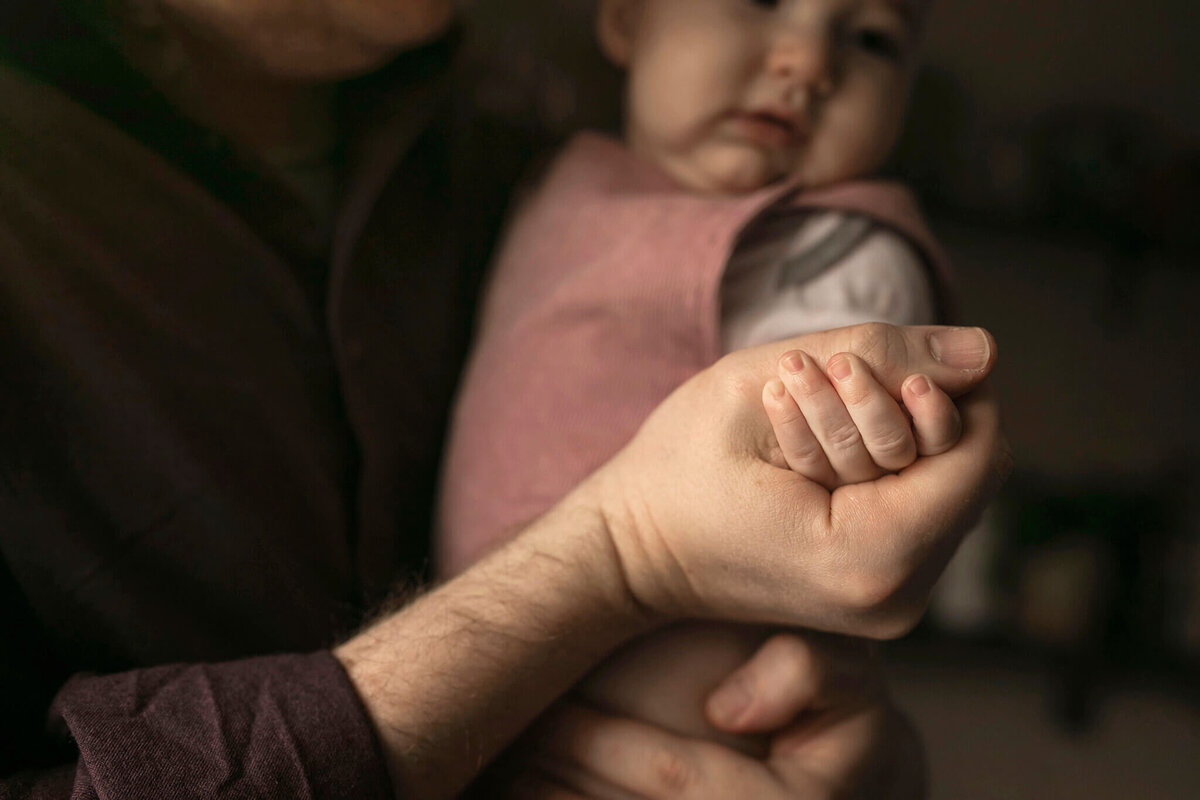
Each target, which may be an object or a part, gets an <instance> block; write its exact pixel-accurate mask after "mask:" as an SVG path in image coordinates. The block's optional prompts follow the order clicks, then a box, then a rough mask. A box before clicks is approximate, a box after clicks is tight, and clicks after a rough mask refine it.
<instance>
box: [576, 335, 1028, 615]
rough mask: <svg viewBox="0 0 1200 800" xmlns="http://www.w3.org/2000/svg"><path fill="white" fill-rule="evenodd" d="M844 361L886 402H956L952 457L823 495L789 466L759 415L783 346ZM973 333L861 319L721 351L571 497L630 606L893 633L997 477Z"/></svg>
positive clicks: (985, 352)
mask: <svg viewBox="0 0 1200 800" xmlns="http://www.w3.org/2000/svg"><path fill="white" fill-rule="evenodd" d="M793 349H800V350H803V351H804V352H806V353H808V354H809V355H810V356H811V357H812V359H813V360H815V361H816V362H817V363H822V364H823V363H825V362H826V361H827V360H828V359H829V358H830V357H832V356H833V355H835V354H838V353H842V352H846V353H851V354H853V355H856V356H858V357H859V358H860V359H862V361H863V362H865V363H866V364H867V365H868V366H869V367H870V369H871V370H872V372H873V373H874V375H875V377H876V379H877V380H878V381H879V382H880V384H882V385H883V386H884V387H885V388H887V389H888V391H889V392H891V393H892V394H893V396H899V393H900V387H901V385H902V383H903V381H904V379H905V378H906V377H908V376H910V375H912V374H917V373H919V374H923V375H926V376H928V377H929V378H930V379H931V380H932V381H933V382H934V383H936V384H937V385H938V386H940V387H942V388H943V389H945V390H946V391H947V393H949V394H951V395H955V394H961V393H962V392H965V391H966V392H969V394H967V395H965V396H963V397H962V398H961V400H960V401H959V406H960V410H961V412H962V420H963V434H962V438H961V440H960V441H959V443H958V444H957V445H956V446H954V447H953V448H951V449H950V450H949V451H947V452H945V453H943V454H940V455H936V456H930V457H927V458H922V459H920V460H918V461H917V462H916V463H914V464H912V465H911V466H909V467H907V468H906V469H904V470H902V471H901V472H900V473H899V474H897V475H887V476H884V477H882V478H880V479H879V480H876V481H872V482H869V483H861V484H856V485H852V486H844V487H841V488H839V489H837V490H836V491H834V492H833V493H830V492H828V491H827V490H826V489H824V488H823V487H821V486H820V485H818V484H816V483H814V482H812V481H809V480H807V479H805V478H803V477H802V476H800V475H798V474H796V473H795V472H793V471H792V470H790V469H788V468H787V464H786V461H785V460H784V459H783V457H782V455H781V453H780V451H779V447H778V444H777V443H776V442H775V439H774V436H773V435H772V434H771V429H770V425H769V424H768V422H767V418H766V415H765V413H764V412H763V410H762V406H761V403H760V397H761V394H762V389H763V386H764V385H765V384H766V382H767V381H768V380H769V379H770V378H772V377H773V376H774V375H775V374H776V370H777V365H778V364H779V363H781V358H783V357H784V356H785V355H786V354H787V353H788V352H791V351H792V350H793ZM995 353H996V348H995V344H994V342H993V341H992V339H991V337H990V336H989V335H988V334H987V333H986V332H985V331H983V330H981V329H978V328H937V327H910V328H896V327H892V326H889V325H883V324H875V323H872V324H868V325H858V326H854V327H850V328H843V329H839V330H835V331H828V332H824V333H819V334H814V335H811V336H805V337H801V338H799V339H792V340H789V341H786V342H783V343H779V344H775V345H766V346H763V347H758V348H754V349H751V350H745V351H740V352H737V353H733V354H731V355H729V356H727V357H726V358H724V359H722V360H721V361H720V362H718V363H717V364H716V365H714V366H713V367H712V368H710V369H708V370H705V371H704V372H702V373H700V374H699V375H697V376H696V377H695V378H693V379H692V380H691V381H689V382H688V383H686V384H685V385H684V386H682V387H681V388H680V389H679V390H677V391H676V392H675V393H673V394H672V395H671V396H670V397H669V398H668V399H667V400H666V401H664V402H663V404H662V405H661V406H659V408H658V409H657V410H656V411H655V412H654V413H653V414H652V415H651V416H650V418H649V419H648V420H647V421H646V423H645V424H644V425H643V427H642V429H641V430H640V431H639V432H638V434H637V436H635V437H634V439H633V441H632V442H631V443H630V444H629V445H628V446H627V447H626V448H625V449H624V450H623V451H622V452H621V453H619V454H618V455H617V456H616V457H615V458H614V459H613V460H612V461H611V462H610V463H609V464H608V465H606V466H605V467H604V468H602V469H601V470H600V471H599V472H597V473H596V474H595V475H594V476H593V478H592V479H590V480H589V481H588V482H587V483H585V484H584V486H583V487H582V488H581V490H580V491H581V493H582V494H581V498H582V499H583V500H584V501H585V502H589V503H592V504H594V506H595V507H597V508H599V509H600V511H601V513H602V514H603V516H604V518H605V520H606V523H607V528H608V531H609V534H610V536H611V539H612V544H613V549H614V551H615V554H616V560H617V561H618V563H619V564H620V566H621V569H622V574H623V576H624V579H625V581H626V583H627V586H628V590H629V592H630V594H631V595H632V597H633V598H634V599H635V601H637V602H638V603H640V604H641V605H642V606H643V607H644V608H646V609H648V610H649V611H650V612H651V613H657V614H661V615H662V616H664V617H666V618H677V617H685V616H700V617H722V618H727V619H734V620H741V621H752V622H772V623H778V624H784V625H790V626H797V627H805V628H813V629H817V630H826V631H833V632H838V633H846V634H851V635H858V636H869V637H891V636H896V635H900V634H903V633H904V632H906V631H908V630H909V629H911V627H912V626H913V625H914V624H915V623H916V621H917V620H918V619H919V617H920V615H921V613H922V612H923V611H924V608H925V605H926V603H927V601H928V593H929V590H930V589H931V587H932V585H933V583H934V581H935V580H936V578H937V576H938V574H939V573H940V572H941V570H942V568H943V567H944V565H945V563H946V561H947V560H948V559H949V558H950V556H951V555H952V554H953V552H954V549H955V548H956V547H957V545H958V541H959V538H960V536H961V535H962V533H963V532H965V531H966V530H967V529H968V528H969V527H970V525H971V524H972V523H973V522H974V521H975V519H976V518H977V517H978V515H979V513H980V512H981V511H982V509H983V507H984V505H985V504H986V502H987V501H988V500H989V499H990V498H991V496H992V495H993V493H994V491H995V490H996V489H997V488H998V487H999V484H1000V482H1001V480H1002V478H1003V476H1004V474H1005V473H1006V471H1007V468H1008V461H1009V459H1008V456H1007V451H1006V448H1005V447H1004V445H1003V442H1002V438H1001V435H1000V429H999V418H998V413H997V410H996V407H995V404H994V402H993V401H992V399H991V396H990V395H989V393H988V392H987V391H986V390H985V389H983V388H982V387H981V382H982V380H983V378H984V377H985V376H986V374H987V373H988V372H989V371H990V369H991V367H992V365H993V363H994V361H995Z"/></svg>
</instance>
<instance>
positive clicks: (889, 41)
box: [853, 28, 904, 62]
mask: <svg viewBox="0 0 1200 800" xmlns="http://www.w3.org/2000/svg"><path fill="white" fill-rule="evenodd" d="M853 38H854V43H855V44H856V45H857V46H858V47H860V48H861V49H863V50H864V51H866V52H868V53H870V54H871V55H875V56H879V57H880V58H885V59H887V60H888V61H897V62H898V61H900V60H901V59H902V58H903V57H904V45H903V44H901V42H900V40H899V39H898V38H896V36H895V35H894V34H891V33H888V32H887V31H881V30H872V29H869V28H868V29H864V30H861V31H858V32H857V33H855V34H854V36H853Z"/></svg>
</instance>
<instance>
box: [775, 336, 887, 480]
mask: <svg viewBox="0 0 1200 800" xmlns="http://www.w3.org/2000/svg"><path fill="white" fill-rule="evenodd" d="M779 364H780V367H781V368H782V372H781V374H780V378H781V379H782V380H783V381H784V382H785V384H786V385H787V389H788V392H789V393H791V395H792V397H793V398H795V400H796V405H797V406H798V407H799V408H800V412H801V414H803V415H804V419H805V420H807V421H808V426H809V428H811V429H812V432H813V435H815V436H816V438H817V441H818V442H820V444H821V449H822V450H824V451H825V457H826V458H827V459H829V465H830V466H831V467H832V468H833V471H834V473H835V475H836V476H837V482H838V484H839V485H840V484H847V483H860V482H862V481H869V480H874V479H875V478H878V477H879V476H880V475H881V474H882V472H881V471H880V469H879V467H878V466H876V465H875V462H874V461H873V460H872V459H871V454H870V453H869V452H868V451H867V448H866V445H865V443H864V442H863V437H862V435H861V434H860V433H859V430H858V426H856V425H855V424H854V419H853V417H851V416H850V411H849V410H848V409H847V408H846V404H845V403H844V402H843V401H842V398H841V397H840V396H839V395H838V392H837V390H836V389H834V387H833V385H832V384H831V383H830V382H829V379H828V378H826V377H825V372H824V370H822V369H821V367H820V366H818V365H817V363H816V362H815V361H813V359H812V357H811V356H809V355H808V354H807V353H805V352H803V351H801V350H796V351H793V352H791V353H788V354H786V355H785V356H784V357H783V358H781V359H780V360H779Z"/></svg>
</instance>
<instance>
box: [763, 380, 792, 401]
mask: <svg viewBox="0 0 1200 800" xmlns="http://www.w3.org/2000/svg"><path fill="white" fill-rule="evenodd" d="M767 393H768V394H770V395H771V396H772V397H774V398H775V399H776V400H782V399H783V396H784V394H786V393H787V390H786V389H784V388H783V381H781V380H779V378H771V380H769V381H767Z"/></svg>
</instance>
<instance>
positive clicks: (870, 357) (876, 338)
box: [850, 322, 903, 364]
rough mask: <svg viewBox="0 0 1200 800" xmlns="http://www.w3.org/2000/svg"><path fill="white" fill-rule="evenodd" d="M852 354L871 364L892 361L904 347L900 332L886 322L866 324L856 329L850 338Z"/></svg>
mask: <svg viewBox="0 0 1200 800" xmlns="http://www.w3.org/2000/svg"><path fill="white" fill-rule="evenodd" d="M850 342H851V352H852V353H853V354H854V355H856V356H858V357H859V358H861V359H862V360H863V361H866V362H867V363H869V364H879V363H886V362H888V361H890V360H891V357H892V355H893V354H894V353H895V351H896V349H897V347H898V346H902V345H903V340H902V336H901V333H900V330H899V329H898V328H897V327H895V326H894V325H889V324H887V323H886V322H865V323H863V324H861V325H858V326H856V327H855V329H854V331H853V332H852V334H851V337H850Z"/></svg>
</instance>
